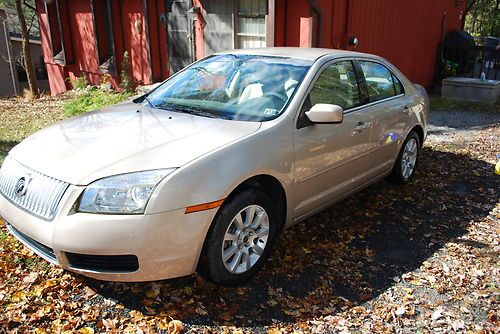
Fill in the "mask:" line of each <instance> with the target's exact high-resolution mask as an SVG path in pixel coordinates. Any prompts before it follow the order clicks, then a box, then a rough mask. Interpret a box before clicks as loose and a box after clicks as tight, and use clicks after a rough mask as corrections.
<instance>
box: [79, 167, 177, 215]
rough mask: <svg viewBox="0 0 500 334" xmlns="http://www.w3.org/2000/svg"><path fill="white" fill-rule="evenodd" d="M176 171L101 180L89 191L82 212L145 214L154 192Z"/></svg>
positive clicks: (88, 187) (91, 186) (81, 208)
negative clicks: (159, 184) (161, 182)
mask: <svg viewBox="0 0 500 334" xmlns="http://www.w3.org/2000/svg"><path fill="white" fill-rule="evenodd" d="M174 170H175V168H171V169H158V170H151V171H146V172H137V173H129V174H122V175H116V176H111V177H107V178H104V179H100V180H97V181H95V182H93V183H91V184H90V185H88V186H87V188H85V191H84V192H83V195H82V197H81V200H80V204H79V205H78V210H77V211H78V212H87V213H112V214H140V213H144V209H145V208H146V204H147V203H148V200H149V198H150V197H151V194H152V193H153V190H154V189H155V188H156V186H157V185H158V183H160V181H161V180H163V178H164V177H165V176H167V175H168V174H170V173H172V172H173V171H174Z"/></svg>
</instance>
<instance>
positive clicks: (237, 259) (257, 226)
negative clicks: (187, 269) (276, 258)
mask: <svg viewBox="0 0 500 334" xmlns="http://www.w3.org/2000/svg"><path fill="white" fill-rule="evenodd" d="M277 217H278V214H277V212H276V209H275V205H273V202H272V200H271V199H270V198H269V196H267V195H266V194H264V193H263V192H261V191H259V190H256V189H248V190H245V191H243V192H241V193H239V194H237V195H236V196H235V197H233V198H231V199H229V200H228V201H227V202H226V203H224V205H223V206H222V207H221V208H220V210H219V212H218V213H217V215H216V216H215V218H214V221H213V223H212V226H211V227H210V229H209V231H208V234H207V237H206V239H205V244H204V246H203V250H202V254H201V257H200V261H199V264H198V271H199V273H200V274H201V275H202V276H203V277H205V278H206V279H207V280H209V281H211V282H213V283H215V284H219V285H224V286H235V285H239V284H242V283H244V282H246V281H248V280H250V279H251V278H252V277H253V276H254V275H255V274H256V273H257V272H258V271H259V270H260V268H261V267H262V266H263V264H264V263H265V261H266V260H267V258H268V257H269V255H270V252H271V248H272V244H273V243H274V240H275V239H276V235H277V234H278V231H279V224H278V219H277Z"/></svg>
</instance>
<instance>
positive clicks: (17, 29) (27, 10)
mask: <svg viewBox="0 0 500 334" xmlns="http://www.w3.org/2000/svg"><path fill="white" fill-rule="evenodd" d="M25 3H26V4H28V5H26V4H25ZM0 7H4V8H8V9H12V10H14V11H15V10H16V1H15V0H0ZM23 10H24V14H25V17H26V23H27V25H28V32H29V34H30V35H31V36H40V29H39V26H38V18H37V16H36V10H35V0H26V1H23ZM7 20H8V23H9V29H10V31H11V32H14V33H16V34H21V26H20V25H19V20H18V18H17V14H14V13H7Z"/></svg>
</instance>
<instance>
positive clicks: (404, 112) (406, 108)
mask: <svg viewBox="0 0 500 334" xmlns="http://www.w3.org/2000/svg"><path fill="white" fill-rule="evenodd" d="M409 113H410V108H408V106H405V107H404V108H403V114H405V115H408V114H409Z"/></svg>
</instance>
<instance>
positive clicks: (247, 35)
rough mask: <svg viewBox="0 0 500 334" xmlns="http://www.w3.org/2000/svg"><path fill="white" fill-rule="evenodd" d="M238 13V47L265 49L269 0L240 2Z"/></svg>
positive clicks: (239, 0) (244, 0)
mask: <svg viewBox="0 0 500 334" xmlns="http://www.w3.org/2000/svg"><path fill="white" fill-rule="evenodd" d="M236 11H237V13H236V14H237V15H236V47H237V48H239V49H247V48H262V47H265V46H266V14H267V0H238V1H237V8H236Z"/></svg>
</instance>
